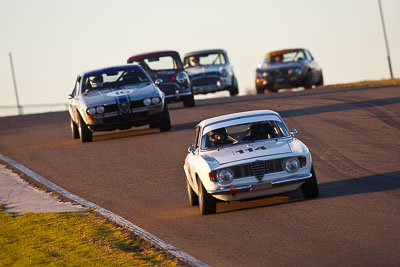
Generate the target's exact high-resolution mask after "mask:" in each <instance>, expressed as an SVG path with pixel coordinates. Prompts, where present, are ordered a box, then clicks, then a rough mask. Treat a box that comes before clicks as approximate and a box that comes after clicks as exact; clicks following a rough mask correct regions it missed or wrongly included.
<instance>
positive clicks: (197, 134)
mask: <svg viewBox="0 0 400 267" xmlns="http://www.w3.org/2000/svg"><path fill="white" fill-rule="evenodd" d="M199 135H200V126H197V127H196V134H195V138H194V144H193V146H194V147H195V148H198V147H199Z"/></svg>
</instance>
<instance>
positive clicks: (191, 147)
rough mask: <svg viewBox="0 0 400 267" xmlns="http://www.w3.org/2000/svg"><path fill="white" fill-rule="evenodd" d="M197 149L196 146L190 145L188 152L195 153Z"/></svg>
mask: <svg viewBox="0 0 400 267" xmlns="http://www.w3.org/2000/svg"><path fill="white" fill-rule="evenodd" d="M195 151H196V149H195V148H194V146H190V147H188V153H193V154H194V152H195Z"/></svg>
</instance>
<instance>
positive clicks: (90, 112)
mask: <svg viewBox="0 0 400 267" xmlns="http://www.w3.org/2000/svg"><path fill="white" fill-rule="evenodd" d="M86 113H87V114H88V115H90V116H93V115H94V114H96V108H88V109H86Z"/></svg>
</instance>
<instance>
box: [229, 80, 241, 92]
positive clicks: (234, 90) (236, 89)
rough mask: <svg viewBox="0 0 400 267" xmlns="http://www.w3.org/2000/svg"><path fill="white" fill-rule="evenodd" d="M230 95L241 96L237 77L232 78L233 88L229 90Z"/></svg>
mask: <svg viewBox="0 0 400 267" xmlns="http://www.w3.org/2000/svg"><path fill="white" fill-rule="evenodd" d="M229 94H230V95H231V96H235V95H237V94H239V87H238V83H237V80H236V77H235V76H233V78H232V86H231V87H230V88H229Z"/></svg>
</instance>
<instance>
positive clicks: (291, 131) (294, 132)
mask: <svg viewBox="0 0 400 267" xmlns="http://www.w3.org/2000/svg"><path fill="white" fill-rule="evenodd" d="M290 134H291V135H292V136H293V137H295V136H296V135H297V130H296V129H292V130H290Z"/></svg>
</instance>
